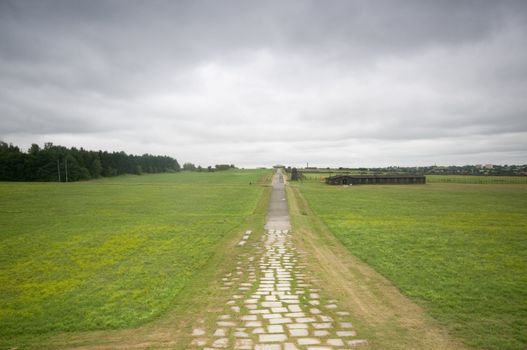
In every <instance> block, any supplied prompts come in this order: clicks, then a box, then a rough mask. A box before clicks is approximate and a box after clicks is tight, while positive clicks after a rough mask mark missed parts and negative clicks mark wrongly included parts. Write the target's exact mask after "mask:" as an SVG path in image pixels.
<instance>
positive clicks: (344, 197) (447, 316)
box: [293, 181, 527, 349]
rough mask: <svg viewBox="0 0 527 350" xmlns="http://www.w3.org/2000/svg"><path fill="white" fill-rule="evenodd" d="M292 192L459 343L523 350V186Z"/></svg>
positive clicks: (319, 187)
mask: <svg viewBox="0 0 527 350" xmlns="http://www.w3.org/2000/svg"><path fill="white" fill-rule="evenodd" d="M293 186H298V187H299V188H300V190H301V192H302V194H303V195H304V197H305V198H306V199H307V200H308V202H309V204H310V206H311V207H312V209H313V210H314V212H315V213H316V215H317V216H319V217H320V218H321V219H322V220H323V221H324V222H325V224H326V225H327V226H328V227H329V228H330V230H331V231H332V232H333V233H334V234H335V235H336V236H337V237H338V238H339V239H340V241H341V242H342V243H343V244H344V245H345V246H346V247H347V248H348V249H349V251H350V252H351V253H352V254H354V255H355V256H357V257H359V258H361V259H362V260H363V261H365V262H366V263H368V264H369V265H371V266H372V267H374V268H375V269H376V270H377V271H378V272H380V273H381V274H383V275H384V276H386V277H387V278H388V279H390V280H391V281H392V282H393V283H394V284H395V285H396V286H397V287H398V288H399V289H400V290H401V291H402V292H403V293H404V294H406V295H407V296H409V297H410V298H412V299H413V300H415V301H417V302H418V303H419V304H420V305H422V306H424V307H425V309H427V310H428V311H429V313H430V314H431V315H432V316H433V317H435V318H436V319H437V320H439V321H440V322H441V323H442V324H444V325H446V326H447V327H448V328H449V329H450V330H451V331H452V332H453V333H454V334H455V335H457V336H459V337H461V338H462V339H463V340H464V341H465V342H466V343H467V344H469V345H471V346H474V347H477V348H481V349H525V348H526V347H527V302H526V300H527V186H525V185H465V184H429V185H414V186H397V185H390V186H380V185H377V186H353V187H342V186H328V185H325V184H321V183H319V182H317V181H304V182H303V183H298V184H294V185H293Z"/></svg>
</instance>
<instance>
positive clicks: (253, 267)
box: [192, 172, 367, 350]
mask: <svg viewBox="0 0 527 350" xmlns="http://www.w3.org/2000/svg"><path fill="white" fill-rule="evenodd" d="M284 210H285V212H284ZM250 235H251V231H247V232H245V234H244V236H243V237H242V239H241V241H240V243H239V244H238V245H239V246H240V249H243V246H245V245H246V244H247V245H249V244H251V243H249V242H251V241H250ZM252 245H253V246H254V247H255V251H256V253H255V254H253V255H249V254H247V253H241V254H240V255H239V256H238V261H237V267H236V270H235V271H233V272H230V273H227V274H226V275H225V276H224V277H223V279H222V284H223V287H222V288H223V289H229V290H232V291H233V293H232V296H231V298H230V299H229V300H228V301H227V302H226V304H225V307H224V312H223V313H222V314H220V315H218V318H217V322H216V327H215V329H211V330H206V329H203V328H195V329H194V330H193V333H192V336H193V342H192V344H193V345H194V346H195V348H197V349H254V350H293V349H308V350H325V349H349V348H356V347H359V346H364V345H367V341H366V340H363V339H358V338H357V335H356V332H355V331H354V329H353V325H352V322H351V320H350V315H349V312H347V311H345V310H341V309H340V308H339V306H338V302H337V300H331V299H327V298H325V297H324V296H323V295H321V292H320V290H319V288H318V283H317V281H316V280H315V279H313V278H311V276H309V275H308V273H307V272H306V271H305V259H306V256H305V253H303V252H300V251H298V250H297V248H296V247H295V246H294V244H293V242H292V240H291V232H290V225H289V215H288V213H287V202H286V200H285V191H284V182H283V178H281V173H280V172H279V173H277V174H276V175H275V178H274V179H273V193H272V195H271V203H270V208H269V217H268V220H267V224H266V233H265V234H264V235H263V237H262V240H260V241H259V242H254V243H252Z"/></svg>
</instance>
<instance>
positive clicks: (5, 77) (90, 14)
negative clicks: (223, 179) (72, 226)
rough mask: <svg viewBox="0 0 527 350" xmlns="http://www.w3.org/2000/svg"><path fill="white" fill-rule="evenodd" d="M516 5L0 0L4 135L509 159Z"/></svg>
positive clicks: (522, 10) (523, 68)
mask: <svg viewBox="0 0 527 350" xmlns="http://www.w3.org/2000/svg"><path fill="white" fill-rule="evenodd" d="M526 10H527V5H526V3H525V2H524V1H500V2H494V1H404V2H402V1H376V2H371V1H343V0H335V1H331V2H320V1H314V0H313V1H296V0H291V1H242V0H239V1H212V0H211V1H175V2H174V1H152V2H148V3H145V2H143V1H138V0H137V1H65V0H64V1H46V0H45V1H16V2H15V1H12V2H10V1H3V2H0V75H1V76H2V81H1V82H0V138H3V139H5V140H7V141H12V142H15V143H16V142H26V143H27V142H32V141H29V139H30V138H31V137H33V138H34V139H35V141H36V140H40V139H42V138H48V141H53V142H56V143H58V142H60V141H61V140H62V141H63V142H72V143H75V141H77V142H80V141H83V142H86V143H87V144H85V145H78V146H85V147H92V148H102V147H122V148H123V149H125V150H127V151H134V152H139V153H141V152H154V151H155V152H162V153H163V152H165V153H170V154H172V155H174V156H176V157H178V154H181V155H182V156H183V157H185V158H186V159H187V160H193V159H194V160H195V161H197V162H199V161H200V160H203V161H208V162H212V160H211V159H213V158H212V155H213V154H215V155H216V156H219V155H224V154H226V153H228V154H230V155H232V157H233V158H232V161H230V162H243V163H246V164H252V165H264V164H268V163H269V162H270V163H274V162H275V161H274V160H272V159H275V158H280V157H285V158H286V159H284V160H283V161H282V162H284V163H285V162H287V161H291V162H293V161H300V160H301V159H302V158H303V157H304V158H305V155H303V153H305V152H308V153H309V154H310V155H311V156H313V157H317V158H318V161H319V162H324V159H325V160H326V161H327V162H328V163H329V162H333V163H338V159H339V157H340V159H342V162H347V161H354V162H358V161H360V156H359V154H363V155H364V156H363V161H364V162H367V161H370V160H372V159H374V160H375V161H377V162H379V163H382V162H383V158H382V157H383V154H382V153H376V152H374V151H371V150H372V149H373V148H372V147H374V148H375V149H385V148H386V147H388V148H389V149H394V150H395V151H394V154H397V152H396V150H400V152H401V153H404V154H406V156H407V158H408V161H410V162H411V161H415V162H423V161H424V159H425V156H424V155H423V154H426V152H429V153H430V154H431V155H435V156H436V157H437V158H439V159H445V160H448V159H451V161H452V162H460V161H466V162H471V159H472V160H474V162H476V159H479V158H478V157H477V154H478V152H479V154H480V155H482V157H487V156H488V157H490V156H492V157H494V158H493V159H489V160H488V162H491V161H492V162H508V161H507V157H509V158H511V159H515V160H518V159H521V157H524V158H525V157H526V156H527V151H526V149H527V147H526V145H525V143H524V142H522V141H518V140H517V139H516V138H514V140H513V139H511V137H508V136H507V135H511V133H517V134H518V133H519V134H520V135H523V136H527V118H525V113H526V112H527V108H526V107H527V106H526V103H525V102H524V96H525V95H527V81H526V77H527V65H526V64H525V63H526V62H527V50H526V49H525V47H527V39H526V38H527V35H526V34H527V11H526ZM22 135H26V136H22ZM72 135H73V136H76V137H73V136H72ZM109 138H111V139H112V140H108V139H109ZM469 138H477V139H478V142H477V143H476V145H477V147H476V149H474V147H475V146H471V145H470V144H469V143H467V142H464V140H465V139H469ZM445 139H449V140H451V141H450V142H445V141H444V140H445ZM519 139H520V140H521V137H520V138H519ZM286 140H287V142H285V141H286ZM284 142H285V143H284ZM408 142H410V143H411V142H417V143H418V144H419V150H418V151H417V150H414V151H412V152H411V151H409V149H408V148H407V146H408ZM287 145H291V147H288V146H287ZM365 145H369V147H366V146H365ZM183 147H184V148H183ZM210 149H214V152H211V151H210ZM266 149H267V150H268V153H269V154H268V155H267V154H266V152H265V150H266ZM358 149H361V152H356V153H355V152H354V151H353V150H358ZM368 149H369V150H370V151H368ZM410 150H411V148H410ZM492 150H504V151H503V152H501V151H500V152H501V153H499V156H498V155H497V154H498V153H496V152H495V151H492ZM458 151H459V152H461V153H462V154H464V155H465V156H466V159H461V156H459V154H460V153H456V152H458ZM368 152H371V153H368ZM408 152H410V153H408ZM493 152H494V153H493ZM507 152H508V153H507ZM439 153H440V154H441V156H437V154H439ZM352 154H355V155H354V156H351V155H352ZM384 156H385V157H386V158H387V159H390V158H393V155H390V154H387V153H384ZM449 156H451V158H448V157H449ZM255 157H256V159H257V160H255ZM280 159H281V158H280ZM276 161H279V159H277V160H276ZM401 161H405V160H404V159H402V160H401Z"/></svg>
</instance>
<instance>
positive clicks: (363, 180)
mask: <svg viewBox="0 0 527 350" xmlns="http://www.w3.org/2000/svg"><path fill="white" fill-rule="evenodd" d="M425 183H426V177H425V176H424V175H412V174H406V175H335V176H329V177H327V178H326V184H328V185H390V184H391V185H418V184H425Z"/></svg>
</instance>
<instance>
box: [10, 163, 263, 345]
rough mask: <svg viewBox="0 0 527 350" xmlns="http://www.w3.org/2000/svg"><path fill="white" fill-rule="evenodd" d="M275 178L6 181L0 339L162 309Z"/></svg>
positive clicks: (138, 317) (108, 325) (100, 325)
mask: <svg viewBox="0 0 527 350" xmlns="http://www.w3.org/2000/svg"><path fill="white" fill-rule="evenodd" d="M270 175H271V171H269V170H244V171H238V170H229V171H223V172H214V173H187V172H183V173H175V174H160V175H144V176H124V177H116V178H110V179H101V180H97V181H89V182H76V183H68V184H65V183H60V184H59V183H5V182H4V183H0V227H1V228H2V229H1V230H0V241H1V243H0V296H1V297H0V344H2V340H3V341H4V342H6V343H7V342H8V341H7V340H6V339H16V338H17V337H22V336H24V337H27V336H28V335H31V334H35V335H37V334H44V333H50V332H51V333H56V332H60V331H83V330H94V329H114V328H122V327H131V326H135V325H138V324H142V323H145V322H146V321H149V320H152V319H153V318H156V317H158V316H160V315H161V314H163V313H164V312H165V311H167V310H168V309H169V308H170V305H171V303H173V302H174V299H175V298H176V296H177V294H178V292H179V291H180V290H181V288H182V287H183V286H185V284H187V283H188V282H189V280H190V279H191V278H192V277H193V275H194V274H195V272H196V271H197V270H199V269H200V267H202V266H203V265H204V264H205V263H206V262H207V259H208V258H209V256H210V255H211V252H212V251H214V249H215V247H216V245H217V243H218V242H219V241H220V240H221V238H222V237H224V236H225V235H226V233H228V232H231V231H232V230H234V229H240V230H242V229H243V227H240V225H241V224H242V223H243V220H244V218H246V217H247V216H249V215H251V214H252V212H253V210H254V208H255V206H256V205H257V202H258V200H259V198H260V196H261V195H262V193H263V187H262V186H259V185H257V183H259V182H260V183H261V182H262V181H263V178H265V177H269V176H270ZM250 182H251V183H252V185H250V184H249V183H250Z"/></svg>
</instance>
